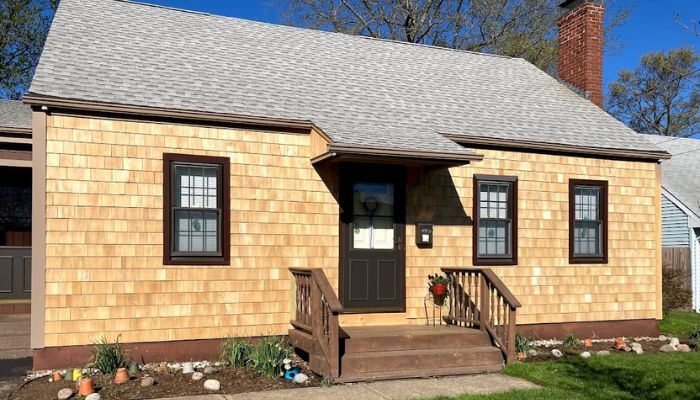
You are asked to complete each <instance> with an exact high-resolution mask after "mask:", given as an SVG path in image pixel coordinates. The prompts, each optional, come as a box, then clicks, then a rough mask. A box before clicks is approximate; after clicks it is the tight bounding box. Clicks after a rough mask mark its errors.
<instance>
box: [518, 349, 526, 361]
mask: <svg viewBox="0 0 700 400" xmlns="http://www.w3.org/2000/svg"><path fill="white" fill-rule="evenodd" d="M524 358H525V353H523V352H522V351H519V352H518V361H522V360H523V359H524Z"/></svg>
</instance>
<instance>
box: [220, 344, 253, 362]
mask: <svg viewBox="0 0 700 400" xmlns="http://www.w3.org/2000/svg"><path fill="white" fill-rule="evenodd" d="M252 352H253V345H252V344H251V343H250V342H249V341H247V340H245V339H240V338H234V337H227V338H226V339H224V341H223V343H221V347H220V348H219V359H220V360H221V362H223V363H225V364H226V365H230V366H233V367H246V366H248V365H249V364H250V354H251V353H252Z"/></svg>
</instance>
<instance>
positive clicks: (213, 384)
mask: <svg viewBox="0 0 700 400" xmlns="http://www.w3.org/2000/svg"><path fill="white" fill-rule="evenodd" d="M204 388H205V389H207V390H211V391H213V392H216V391H218V390H219V389H221V382H219V381H217V380H216V379H207V380H206V381H204Z"/></svg>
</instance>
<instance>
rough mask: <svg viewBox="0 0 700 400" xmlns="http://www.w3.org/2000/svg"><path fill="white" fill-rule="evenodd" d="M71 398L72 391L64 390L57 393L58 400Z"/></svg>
mask: <svg viewBox="0 0 700 400" xmlns="http://www.w3.org/2000/svg"><path fill="white" fill-rule="evenodd" d="M71 397H73V389H69V388H65V389H61V390H59V391H58V395H57V398H58V400H68V399H70V398H71Z"/></svg>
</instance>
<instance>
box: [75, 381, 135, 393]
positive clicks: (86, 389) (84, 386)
mask: <svg viewBox="0 0 700 400" xmlns="http://www.w3.org/2000/svg"><path fill="white" fill-rule="evenodd" d="M127 379H128V378H127ZM93 393H95V388H93V387H92V378H80V385H79V386H78V394H79V395H81V396H87V395H89V394H93Z"/></svg>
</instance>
